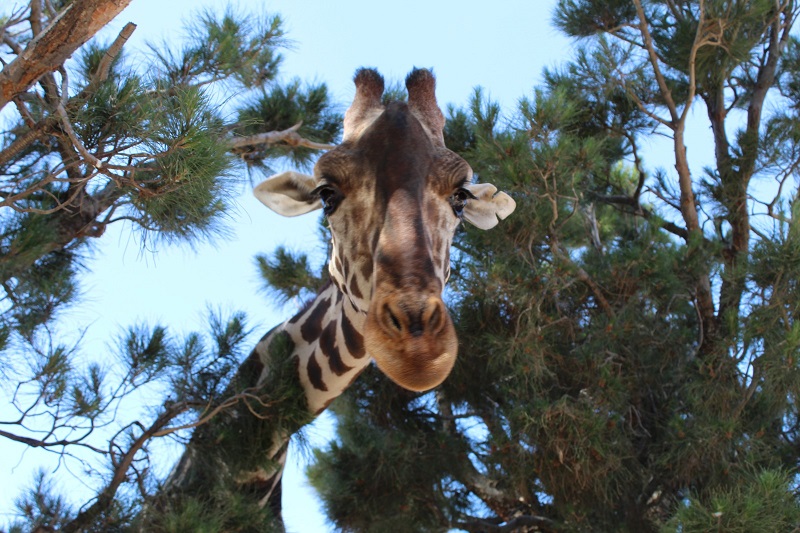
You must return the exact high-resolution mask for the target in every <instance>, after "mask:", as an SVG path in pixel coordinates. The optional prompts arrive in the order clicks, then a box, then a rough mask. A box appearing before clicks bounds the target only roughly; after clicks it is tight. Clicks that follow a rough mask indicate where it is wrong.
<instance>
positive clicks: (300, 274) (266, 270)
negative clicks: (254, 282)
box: [256, 246, 327, 303]
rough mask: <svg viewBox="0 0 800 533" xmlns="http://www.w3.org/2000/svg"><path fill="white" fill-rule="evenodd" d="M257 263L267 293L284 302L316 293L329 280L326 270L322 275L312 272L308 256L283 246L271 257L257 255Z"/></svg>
mask: <svg viewBox="0 0 800 533" xmlns="http://www.w3.org/2000/svg"><path fill="white" fill-rule="evenodd" d="M256 265H257V266H258V270H259V272H260V273H261V277H262V278H263V280H264V288H265V290H266V291H267V293H268V294H270V295H271V296H275V297H277V298H278V299H279V300H280V301H282V302H283V303H285V302H288V301H289V300H291V299H293V298H298V297H301V296H310V294H315V293H316V291H317V290H319V289H320V288H322V286H323V285H324V284H325V282H326V280H327V276H326V275H325V272H322V274H321V275H316V274H314V273H312V271H311V266H310V265H309V262H308V256H306V255H305V254H297V255H294V254H292V253H291V252H289V251H288V250H287V249H286V248H285V247H283V246H279V247H278V248H276V249H275V251H274V252H273V253H272V256H271V257H269V256H266V255H259V256H257V257H256Z"/></svg>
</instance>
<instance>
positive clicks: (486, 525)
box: [455, 515, 561, 533]
mask: <svg viewBox="0 0 800 533" xmlns="http://www.w3.org/2000/svg"><path fill="white" fill-rule="evenodd" d="M455 525H456V526H457V527H458V528H460V529H464V530H466V531H469V532H471V533H473V532H474V533H506V532H509V533H510V532H514V531H522V529H521V528H523V527H528V526H530V527H536V528H537V529H538V530H539V531H559V530H560V529H561V528H560V526H559V524H558V523H557V522H556V521H554V520H551V519H550V518H546V517H544V516H535V515H521V516H517V517H516V518H514V519H512V520H509V521H507V522H500V523H495V522H494V521H491V520H486V519H483V518H476V517H470V518H468V519H466V520H464V521H461V522H457V523H456V524H455Z"/></svg>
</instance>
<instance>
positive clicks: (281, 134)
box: [230, 122, 336, 152]
mask: <svg viewBox="0 0 800 533" xmlns="http://www.w3.org/2000/svg"><path fill="white" fill-rule="evenodd" d="M302 125H303V123H302V122H298V123H297V124H295V125H294V126H292V127H291V128H287V129H285V130H283V131H268V132H265V133H259V134H257V135H250V136H248V137H235V138H233V139H232V140H231V141H230V147H231V151H233V152H237V151H241V149H243V148H246V147H248V146H257V145H272V144H278V143H285V144H288V145H289V146H293V147H298V146H302V147H304V148H311V149H313V150H331V149H333V148H335V147H336V145H333V144H324V143H318V142H314V141H309V140H308V139H305V138H303V137H301V136H300V134H298V133H297V130H299V129H300V126H302Z"/></svg>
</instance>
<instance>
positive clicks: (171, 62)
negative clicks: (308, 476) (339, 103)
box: [0, 0, 341, 532]
mask: <svg viewBox="0 0 800 533" xmlns="http://www.w3.org/2000/svg"><path fill="white" fill-rule="evenodd" d="M127 4H128V1H124V0H89V1H85V2H70V1H58V0H54V1H47V2H42V1H41V0H35V1H32V2H30V3H28V4H25V5H23V6H21V7H20V6H19V5H16V6H15V5H13V4H10V5H7V6H4V8H3V9H2V10H0V54H2V60H3V68H2V71H0V107H2V109H3V119H4V130H3V136H2V143H1V144H0V180H1V181H2V184H1V185H0V208H2V211H0V213H2V214H0V283H1V284H2V289H3V299H2V302H3V303H2V308H0V350H2V355H0V358H1V359H0V361H2V362H0V379H2V390H3V400H2V402H3V403H4V404H7V405H8V408H7V409H5V410H4V411H3V415H2V422H0V438H2V439H9V440H11V441H14V442H17V443H22V444H24V445H27V446H29V447H31V448H39V449H45V450H48V451H51V452H53V453H56V454H60V455H61V456H62V457H64V458H65V460H66V461H71V460H73V459H74V460H75V461H77V464H79V465H84V466H86V467H87V468H90V469H91V472H93V475H92V476H91V477H90V478H89V479H87V480H86V482H88V483H90V484H92V486H93V487H95V488H96V490H97V494H96V497H95V498H93V499H91V500H90V501H88V502H79V504H78V506H75V502H74V501H71V500H70V499H69V498H65V497H63V496H62V495H59V494H58V493H57V491H56V490H54V488H53V480H52V479H51V477H50V476H49V475H41V476H39V477H38V478H37V479H36V480H35V482H34V485H33V488H32V489H31V490H30V491H29V492H28V493H26V494H23V495H21V496H20V497H19V498H18V500H17V504H18V508H19V512H20V517H21V518H20V521H18V522H16V523H15V524H11V525H10V528H11V530H12V531H22V530H25V531H31V530H37V531H53V530H58V531H64V532H68V531H122V530H123V529H126V528H130V527H131V526H132V525H133V524H136V523H139V522H141V520H142V515H143V514H147V512H148V508H147V507H143V503H144V502H148V501H151V498H152V496H153V494H157V493H158V491H159V488H160V483H161V482H162V481H163V480H161V479H158V478H156V477H154V476H153V475H152V474H151V473H150V470H151V468H150V467H151V462H150V461H151V451H152V450H153V449H154V448H157V446H158V444H159V441H160V440H163V437H166V436H170V435H171V436H173V437H177V438H186V436H187V435H188V432H189V431H190V430H191V428H193V427H195V426H197V425H202V424H203V423H205V422H206V421H207V420H209V419H210V418H213V416H215V415H216V414H217V413H219V412H220V411H221V410H223V409H225V408H228V407H229V406H230V404H231V403H235V399H231V398H230V396H229V395H228V396H226V395H225V391H226V389H227V388H228V387H229V384H230V380H231V379H232V376H234V375H235V374H236V372H237V371H238V369H239V365H240V364H241V362H242V360H243V359H244V355H246V350H248V349H250V348H251V346H247V345H246V343H247V341H248V334H249V333H250V329H249V327H248V325H247V321H246V317H245V316H244V314H243V313H239V312H233V313H231V314H230V315H227V316H223V315H222V314H221V313H217V312H211V313H209V317H208V330H207V331H206V332H197V333H190V334H186V335H185V336H179V335H178V334H177V332H175V331H174V330H171V329H170V328H168V327H166V326H163V325H144V324H138V325H131V326H130V327H129V328H128V330H127V331H124V332H121V333H120V334H118V335H117V337H118V338H117V340H116V341H115V343H116V350H115V352H116V353H115V356H116V363H115V364H114V365H111V366H109V365H108V364H106V363H108V355H107V354H105V353H103V354H94V357H90V358H89V359H91V362H89V363H88V364H87V363H86V362H85V359H84V358H83V357H78V351H79V348H80V339H78V340H76V341H74V342H73V341H71V340H69V339H70V337H69V336H67V337H62V336H61V335H60V332H59V324H58V317H59V314H60V313H61V312H62V311H63V310H65V309H67V308H68V307H69V306H70V304H72V303H74V302H75V301H76V298H77V296H78V293H79V290H78V289H79V284H80V281H81V279H82V277H81V276H85V275H89V273H88V272H87V271H90V270H91V263H90V262H89V261H88V260H87V257H88V256H89V254H90V252H91V248H92V242H93V240H94V239H96V238H100V237H102V235H103V234H104V231H105V230H106V228H107V227H108V226H109V225H111V224H114V223H128V224H130V226H131V227H132V228H133V229H134V230H135V231H137V233H138V235H139V237H140V239H141V242H142V243H148V244H150V243H154V244H155V245H158V246H162V245H166V244H171V243H179V244H187V245H191V244H192V243H194V242H197V241H199V240H202V239H209V238H213V237H214V236H215V235H217V234H218V233H219V232H220V231H223V230H224V222H225V218H226V215H227V216H229V215H228V213H229V203H230V202H229V199H230V197H231V196H232V195H233V194H235V193H236V191H237V190H239V189H240V188H241V187H242V185H248V184H249V182H250V179H249V178H248V175H250V176H252V175H253V173H258V172H262V171H269V170H270V166H271V165H274V164H275V163H276V162H277V161H279V160H287V159H288V160H289V161H290V162H291V163H292V164H293V165H300V166H303V165H305V164H307V163H308V162H309V161H311V159H312V158H313V156H314V154H315V153H317V152H318V151H319V150H321V149H326V148H328V147H330V145H329V143H331V142H333V140H334V139H335V138H336V137H337V135H338V133H339V128H340V124H341V117H340V116H338V115H337V114H336V113H335V112H334V111H333V107H332V104H331V102H330V99H329V96H328V93H327V89H326V87H325V85H324V84H306V83H303V82H301V81H300V80H292V81H289V82H288V83H285V82H284V83H281V82H279V78H278V74H279V70H280V65H281V59H282V57H281V54H280V51H281V49H282V48H283V47H284V46H285V45H286V43H287V41H286V37H285V32H284V29H283V23H282V20H281V19H280V17H278V16H271V15H263V14H260V15H252V14H248V13H243V12H237V11H236V10H234V9H227V10H226V11H224V12H222V13H215V12H211V11H208V12H203V13H200V14H199V16H198V17H197V18H196V19H195V21H194V22H192V23H191V25H190V27H189V28H187V29H188V35H189V37H188V38H187V40H186V41H185V42H184V43H183V45H182V47H180V48H176V47H175V43H170V44H169V46H168V45H167V43H164V44H158V45H155V44H154V45H151V46H150V50H149V52H148V53H147V54H138V55H136V54H131V55H128V54H126V53H125V48H124V45H125V43H126V41H127V39H128V37H129V36H130V35H131V33H132V32H133V31H134V30H135V26H134V25H132V24H128V25H127V26H125V28H124V29H123V30H122V31H121V32H120V34H119V35H118V36H116V38H115V39H113V40H110V41H105V40H104V39H103V38H96V39H93V40H90V38H92V37H93V35H94V34H95V33H96V32H98V31H99V30H100V29H101V28H102V26H103V25H104V24H106V23H107V22H108V21H109V20H110V19H111V18H113V17H114V16H115V15H116V14H117V13H119V12H120V11H121V10H122V9H123V8H124V7H125V6H126V5H127ZM87 41H88V42H87ZM71 54H74V55H73V59H70V60H68V58H69V56H70V55H71ZM232 94H234V95H237V96H236V97H235V98H231V96H230V95H232ZM192 311H194V310H192ZM143 395H144V396H143ZM142 397H147V398H149V399H150V400H151V401H152V404H151V405H149V409H148V410H145V411H142V410H141V409H140V408H139V407H140V406H139V405H138V402H139V401H140V400H139V399H140V398H142ZM153 398H155V400H152V399H153ZM63 473H64V472H63V470H61V471H60V472H58V473H57V475H59V474H63ZM205 510H206V511H207V509H205ZM143 511H144V512H143ZM217 511H218V512H216V513H215V515H214V517H213V520H208V516H207V515H204V514H203V513H199V512H198V513H193V512H192V509H189V508H186V509H183V510H182V512H183V515H184V516H176V515H173V516H170V517H169V519H170V520H172V522H171V524H172V525H170V523H165V524H164V530H170V528H173V530H175V528H177V530H180V531H187V530H192V529H191V526H190V525H189V526H187V525H186V524H191V523H197V521H198V520H201V521H202V520H206V522H205V523H203V524H202V527H204V528H207V530H218V529H220V528H228V527H230V526H229V524H231V523H232V522H231V521H232V520H234V519H232V518H230V517H231V516H234V517H236V518H235V519H236V520H238V519H240V518H241V517H242V516H243V514H242V513H240V514H239V515H237V512H236V509H235V508H234V507H229V508H227V509H225V510H224V512H223V511H220V510H217ZM149 512H150V515H152V514H154V513H155V512H156V511H155V508H150V509H149ZM226 513H228V514H227V515H226ZM258 518H259V517H258V516H254V517H251V523H256V521H257V519H258ZM261 518H263V517H261ZM187 521H188V522H187ZM192 521H194V522H192ZM198 527H199V526H198ZM236 527H237V528H238V529H237V530H245V529H246V527H247V525H246V524H243V523H238V524H237V526H236ZM252 527H255V528H256V529H258V527H257V526H252ZM187 528H188V529H187ZM195 530H197V531H199V530H200V529H195Z"/></svg>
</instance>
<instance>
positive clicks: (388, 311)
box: [383, 304, 403, 332]
mask: <svg viewBox="0 0 800 533" xmlns="http://www.w3.org/2000/svg"><path fill="white" fill-rule="evenodd" d="M383 316H384V317H386V318H387V319H388V320H385V321H384V322H386V325H387V326H391V327H392V328H393V329H394V330H396V331H397V332H402V331H403V325H402V324H401V323H400V320H399V319H398V318H397V317H396V316H395V314H394V313H392V308H391V307H389V304H385V305H384V306H383Z"/></svg>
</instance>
